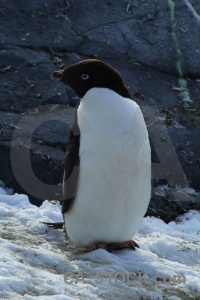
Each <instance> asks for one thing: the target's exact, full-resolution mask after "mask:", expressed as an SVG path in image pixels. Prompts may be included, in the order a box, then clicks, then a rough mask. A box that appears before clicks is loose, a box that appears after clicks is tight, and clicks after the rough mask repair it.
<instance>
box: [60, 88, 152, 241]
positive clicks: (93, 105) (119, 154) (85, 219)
mask: <svg viewBox="0 0 200 300" xmlns="http://www.w3.org/2000/svg"><path fill="white" fill-rule="evenodd" d="M78 125H79V128H80V132H81V137H80V149H79V154H80V174H79V181H78V192H77V197H76V199H75V202H74V204H73V206H72V208H71V210H70V211H69V212H67V213H65V214H64V221H65V227H66V231H67V234H68V236H69V238H70V239H71V241H72V242H74V243H75V244H77V245H90V244H94V243H98V242H105V243H112V242H124V241H127V240H130V239H131V238H132V237H133V235H134V234H135V232H136V231H137V229H138V227H139V225H140V223H141V221H142V218H143V216H144V214H145V212H146V210H147V207H148V204H149V200H150V193H151V158H150V145H149V139H148V133H147V129H146V125H145V123H144V119H143V116H142V113H141V111H140V108H139V107H138V105H137V104H136V103H135V102H134V101H131V100H130V99H127V98H123V97H121V96H119V95H118V94H117V93H115V92H113V91H111V90H109V89H106V88H93V89H91V90H89V91H88V92H87V93H86V95H85V96H84V97H83V98H82V100H81V104H80V106H79V108H78Z"/></svg>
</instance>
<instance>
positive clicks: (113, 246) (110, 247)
mask: <svg viewBox="0 0 200 300" xmlns="http://www.w3.org/2000/svg"><path fill="white" fill-rule="evenodd" d="M136 248H140V247H139V245H138V244H137V243H136V242H134V241H132V240H130V241H127V242H122V243H109V244H96V245H89V246H87V247H86V250H87V251H88V252H91V251H93V250H96V249H105V250H107V251H108V252H112V251H114V250H122V249H132V250H136Z"/></svg>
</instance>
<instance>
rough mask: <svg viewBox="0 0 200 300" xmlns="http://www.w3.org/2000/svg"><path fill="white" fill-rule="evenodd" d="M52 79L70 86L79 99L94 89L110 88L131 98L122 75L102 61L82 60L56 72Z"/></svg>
mask: <svg viewBox="0 0 200 300" xmlns="http://www.w3.org/2000/svg"><path fill="white" fill-rule="evenodd" d="M52 77H53V78H57V79H59V80H60V81H61V82H63V83H64V84H66V85H69V86H70V87H71V88H72V89H73V90H74V91H75V93H76V94H77V95H78V97H79V98H83V96H84V95H85V94H86V92H87V91H88V90H90V89H91V88H94V87H104V88H109V89H111V90H113V91H115V92H116V93H118V94H119V95H121V96H123V97H126V98H131V95H130V93H129V91H128V89H127V88H126V86H125V85H124V83H123V80H122V78H121V76H120V74H119V73H118V72H117V71H116V70H115V69H114V68H113V67H111V66H110V65H109V64H107V63H105V62H103V61H101V60H97V59H86V60H82V61H80V62H78V63H75V64H73V65H70V66H69V67H66V68H65V69H63V70H60V71H56V72H54V73H53V74H52Z"/></svg>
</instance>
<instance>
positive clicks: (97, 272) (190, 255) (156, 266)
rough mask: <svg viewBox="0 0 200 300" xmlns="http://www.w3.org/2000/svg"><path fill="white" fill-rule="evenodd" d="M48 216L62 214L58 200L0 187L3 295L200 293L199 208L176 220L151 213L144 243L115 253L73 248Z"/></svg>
mask: <svg viewBox="0 0 200 300" xmlns="http://www.w3.org/2000/svg"><path fill="white" fill-rule="evenodd" d="M41 221H62V217H61V213H60V206H59V204H52V203H50V202H48V201H45V202H44V203H43V205H42V206H41V207H40V208H37V207H36V206H33V205H31V204H30V203H29V201H28V198H27V196H25V195H18V194H15V195H9V192H8V191H7V192H6V191H5V190H3V189H2V188H0V298H1V299H13V300H17V299H25V300H31V299H42V300H52V299H55V300H57V299H58V300H61V299H62V300H68V299H91V300H92V299H109V300H116V299H136V300H137V299H143V300H144V299H152V300H155V299H170V300H178V299H200V213H199V212H197V211H190V212H188V213H187V214H185V215H184V216H182V217H180V218H179V219H178V220H177V222H171V223H169V224H165V223H164V222H163V221H162V220H159V219H156V218H153V217H152V218H150V217H147V218H145V219H144V220H143V223H142V225H141V228H140V231H139V233H138V235H137V236H136V238H135V240H136V242H138V243H139V245H140V249H137V250H136V251H131V250H123V251H115V252H113V253H108V252H106V251H105V250H103V249H98V250H95V251H93V252H91V253H86V252H84V251H83V250H82V249H77V248H74V247H73V245H70V244H68V243H67V241H66V238H65V235H64V232H63V231H61V230H56V229H52V228H47V226H46V225H44V224H42V223H41ZM64 274H65V276H64ZM176 275H179V276H176ZM64 278H65V280H64Z"/></svg>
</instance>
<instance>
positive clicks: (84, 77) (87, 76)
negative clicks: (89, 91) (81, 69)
mask: <svg viewBox="0 0 200 300" xmlns="http://www.w3.org/2000/svg"><path fill="white" fill-rule="evenodd" d="M89 77H90V76H89V75H87V74H82V75H81V78H82V79H83V80H87V79H88V78H89Z"/></svg>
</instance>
